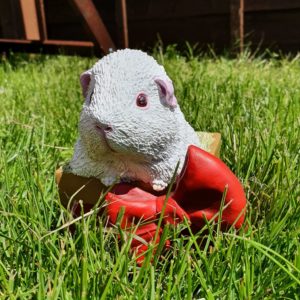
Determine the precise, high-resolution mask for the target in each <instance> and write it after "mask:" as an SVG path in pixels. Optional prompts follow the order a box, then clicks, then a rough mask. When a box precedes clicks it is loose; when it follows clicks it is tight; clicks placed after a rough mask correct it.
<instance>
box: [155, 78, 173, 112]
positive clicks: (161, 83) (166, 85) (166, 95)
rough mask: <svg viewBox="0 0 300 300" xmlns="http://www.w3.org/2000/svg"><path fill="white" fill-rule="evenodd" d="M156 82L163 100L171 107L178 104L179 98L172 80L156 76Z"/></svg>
mask: <svg viewBox="0 0 300 300" xmlns="http://www.w3.org/2000/svg"><path fill="white" fill-rule="evenodd" d="M154 81H155V83H156V84H157V85H158V87H159V89H160V94H161V97H162V100H163V102H164V103H165V104H166V105H167V106H169V107H172V108H174V107H176V106H177V99H176V97H175V95H174V88H173V84H172V81H170V80H168V79H161V78H156V79H154Z"/></svg>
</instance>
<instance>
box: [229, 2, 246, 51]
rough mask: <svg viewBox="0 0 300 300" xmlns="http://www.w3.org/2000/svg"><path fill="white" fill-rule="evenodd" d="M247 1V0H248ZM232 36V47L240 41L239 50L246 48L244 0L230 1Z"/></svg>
mask: <svg viewBox="0 0 300 300" xmlns="http://www.w3.org/2000/svg"><path fill="white" fill-rule="evenodd" d="M246 1H247V0H246ZM230 38H231V47H232V49H235V45H236V43H238V47H239V52H243V50H244V0H231V1H230Z"/></svg>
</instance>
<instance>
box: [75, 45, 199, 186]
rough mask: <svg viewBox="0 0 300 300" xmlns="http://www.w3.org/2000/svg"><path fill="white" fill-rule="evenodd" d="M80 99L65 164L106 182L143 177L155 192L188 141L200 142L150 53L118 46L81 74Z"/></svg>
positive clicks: (167, 179)
mask: <svg viewBox="0 0 300 300" xmlns="http://www.w3.org/2000/svg"><path fill="white" fill-rule="evenodd" d="M80 81H81V86H82V92H83V95H84V97H85V102H84V105H83V109H82V112H81V115H80V121H79V135H80V137H79V139H78V141H77V143H76V146H75V153H74V157H73V159H72V160H71V162H70V167H71V169H72V172H73V173H74V174H77V175H80V176H85V177H95V178H98V179H100V180H101V182H102V183H103V184H104V185H106V186H109V185H111V184H113V183H116V182H118V181H119V180H121V181H136V180H137V181H142V182H145V183H148V184H150V185H151V186H152V188H153V189H154V190H156V191H160V190H163V189H165V188H166V187H167V185H168V183H169V182H170V180H171V177H172V175H173V172H174V169H175V167H176V164H177V163H178V162H180V165H179V170H178V171H180V170H181V168H182V165H183V162H184V158H185V154H186V151H187V148H188V145H191V144H193V145H197V146H200V147H201V142H200V141H199V138H198V137H197V134H196V133H195V131H194V130H193V129H192V127H191V126H190V125H189V124H188V123H187V121H186V120H185V118H184V115H183V113H182V112H181V110H180V108H179V106H178V104H177V100H176V97H175V95H174V88H173V84H172V81H171V79H170V78H169V77H168V75H167V74H166V72H165V70H164V68H163V67H162V66H161V65H159V64H158V63H157V62H156V61H155V60H154V59H153V58H152V57H151V56H149V55H147V54H146V53H144V52H142V51H139V50H131V49H125V50H119V51H116V52H114V53H111V54H109V55H107V56H105V57H104V58H103V59H101V60H99V61H98V62H97V63H96V64H95V65H94V66H93V67H92V68H91V69H90V70H88V71H86V72H84V73H83V74H82V75H81V77H80Z"/></svg>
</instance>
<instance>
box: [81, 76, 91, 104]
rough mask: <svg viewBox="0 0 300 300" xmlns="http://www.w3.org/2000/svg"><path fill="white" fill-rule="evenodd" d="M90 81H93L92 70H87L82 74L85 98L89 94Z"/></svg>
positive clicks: (82, 87)
mask: <svg viewBox="0 0 300 300" xmlns="http://www.w3.org/2000/svg"><path fill="white" fill-rule="evenodd" d="M90 81H91V72H90V71H85V72H83V73H82V74H81V75H80V84H81V89H82V94H83V97H84V98H85V97H86V96H87V92H88V88H89V84H90Z"/></svg>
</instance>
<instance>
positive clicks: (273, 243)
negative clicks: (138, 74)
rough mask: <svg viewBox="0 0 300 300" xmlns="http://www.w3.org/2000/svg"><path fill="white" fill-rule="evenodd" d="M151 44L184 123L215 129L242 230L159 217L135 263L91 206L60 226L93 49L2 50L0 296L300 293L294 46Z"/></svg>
mask: <svg viewBox="0 0 300 300" xmlns="http://www.w3.org/2000/svg"><path fill="white" fill-rule="evenodd" d="M154 55H155V56H156V58H157V59H158V60H159V61H160V62H161V63H162V64H163V65H164V66H165V68H166V69H167V72H168V73H169V75H170V77H171V78H172V79H173V81H174V83H175V88H176V94H177V98H178V100H179V102H180V105H181V108H182V110H183V112H184V113H185V116H186V118H187V119H188V121H189V122H190V123H191V124H192V125H193V127H194V128H195V129H196V130H201V131H211V132H214V131H218V132H221V134H222V140H223V145H222V151H221V158H222V159H223V160H224V161H225V163H226V164H227V165H228V166H229V167H230V168H231V169H232V170H233V171H234V172H235V174H236V175H237V176H238V177H239V178H240V180H241V181H242V183H243V184H244V187H245V191H246V195H247V199H248V208H247V218H246V224H247V226H248V231H245V230H241V231H240V232H235V231H234V230H232V231H230V232H227V233H221V232H219V231H218V227H217V226H214V225H212V226H211V227H210V228H209V230H208V233H207V235H206V236H205V237H204V238H203V236H201V235H200V234H199V235H195V236H191V237H183V236H181V235H180V231H182V230H183V229H185V227H186V225H181V226H179V227H178V228H176V229H172V228H167V229H166V231H165V236H166V238H169V239H170V240H171V241H172V248H171V249H170V250H168V251H162V253H160V251H159V254H161V255H162V257H161V259H155V260H154V262H153V263H152V264H147V263H145V264H144V265H143V267H139V266H138V265H136V263H135V261H134V259H132V257H131V254H130V252H129V251H128V248H129V247H128V245H129V243H128V242H124V243H119V242H118V234H117V233H116V231H117V230H116V229H115V230H109V229H107V228H105V226H103V225H101V224H102V223H101V222H100V224H99V223H98V222H97V217H96V215H95V214H92V215H90V216H87V217H84V218H81V219H80V220H77V221H76V222H74V224H75V225H74V226H75V227H76V231H75V233H74V234H73V235H72V234H71V233H70V231H69V230H68V226H66V227H65V228H61V227H62V226H63V225H64V224H67V225H68V224H70V222H71V223H72V222H73V221H72V216H71V215H70V214H69V213H68V212H67V211H65V210H64V209H63V208H62V207H61V206H60V204H59V200H58V194H57V189H56V186H55V182H54V171H55V169H56V168H57V166H59V165H62V164H64V163H65V162H67V161H68V159H70V158H71V155H72V149H73V144H74V142H75V140H76V137H77V122H78V117H79V111H80V108H81V105H82V101H83V100H82V97H81V91H80V87H79V81H78V76H79V74H80V73H81V72H82V71H83V70H86V69H87V68H89V67H90V66H91V65H92V64H93V63H94V62H95V61H96V58H79V57H65V56H34V57H31V58H30V57H26V56H22V55H13V56H11V57H10V58H9V59H2V61H1V64H0V98H1V112H0V124H1V127H0V141H1V142H0V147H1V148H0V299H32V298H34V299H45V298H49V299H105V298H108V299H200V298H205V299H300V241H299V240H300V239H299V235H300V199H299V198H300V190H299V177H300V174H299V148H300V147H299V141H300V130H299V126H300V57H298V58H295V59H289V60H288V59H275V58H274V59H269V60H263V59H251V58H249V57H247V56H246V55H245V56H244V57H242V58H240V59H235V60H232V59H227V58H222V57H219V58H207V57H195V56H193V55H192V54H191V53H190V54H189V55H188V56H187V57H186V58H184V57H183V56H180V55H179V54H178V53H176V51H175V50H174V49H173V48H172V47H170V48H169V49H168V50H167V51H165V52H164V53H161V52H160V51H156V52H155V53H154ZM59 228H61V229H60V230H56V229H59ZM124 239H125V240H126V236H124ZM201 241H202V244H201V246H198V245H199V242H201Z"/></svg>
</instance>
